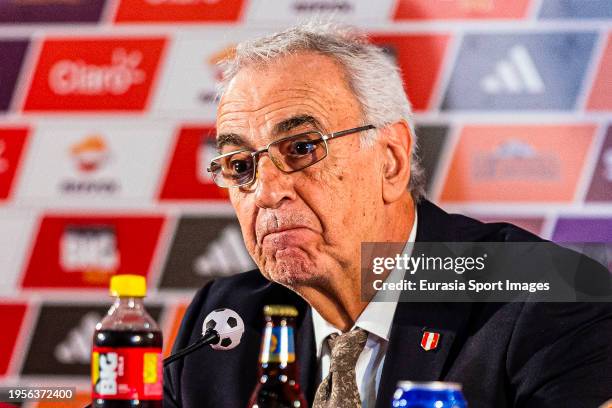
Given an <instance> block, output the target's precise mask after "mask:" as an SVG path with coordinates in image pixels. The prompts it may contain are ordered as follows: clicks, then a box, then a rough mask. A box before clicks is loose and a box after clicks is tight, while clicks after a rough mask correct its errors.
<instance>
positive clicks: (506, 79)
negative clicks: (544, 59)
mask: <svg viewBox="0 0 612 408" xmlns="http://www.w3.org/2000/svg"><path fill="white" fill-rule="evenodd" d="M480 87H481V88H482V90H483V91H484V92H486V93H488V94H500V93H509V94H521V93H523V94H524V93H527V94H541V93H543V92H544V90H545V89H544V82H543V81H542V77H540V74H539V72H538V70H537V68H536V66H535V64H534V63H533V60H532V59H531V56H530V55H529V52H528V51H527V48H525V47H524V46H522V45H515V46H514V47H512V48H511V49H510V51H509V52H508V57H507V58H506V59H504V60H501V61H499V62H498V63H497V64H496V65H495V72H494V73H492V74H490V75H487V76H485V77H484V78H482V80H481V81H480Z"/></svg>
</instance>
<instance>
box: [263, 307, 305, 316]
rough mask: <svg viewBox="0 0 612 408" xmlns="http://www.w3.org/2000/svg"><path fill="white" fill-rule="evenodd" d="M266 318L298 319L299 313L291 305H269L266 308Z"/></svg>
mask: <svg viewBox="0 0 612 408" xmlns="http://www.w3.org/2000/svg"><path fill="white" fill-rule="evenodd" d="M263 312H264V315H265V316H286V317H297V315H298V311H297V309H296V308H295V307H294V306H291V305H267V306H264V310H263Z"/></svg>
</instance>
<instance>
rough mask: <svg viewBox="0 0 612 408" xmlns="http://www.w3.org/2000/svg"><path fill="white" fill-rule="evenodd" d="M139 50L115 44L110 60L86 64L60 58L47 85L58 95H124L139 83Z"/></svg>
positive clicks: (143, 72) (141, 78)
mask: <svg viewBox="0 0 612 408" xmlns="http://www.w3.org/2000/svg"><path fill="white" fill-rule="evenodd" d="M141 62H142V53H141V52H140V51H127V50H125V49H124V48H116V49H115V50H114V51H113V54H112V57H111V61H110V64H108V65H94V64H87V63H86V62H85V61H83V60H60V61H58V62H57V63H55V65H53V67H52V68H51V71H50V72H49V87H50V88H51V90H53V92H55V93H56V94H58V95H69V94H80V95H105V94H111V95H123V94H125V93H127V92H128V91H129V90H130V88H131V87H132V86H133V85H137V84H141V83H143V82H144V80H145V78H146V73H145V71H143V70H142V69H139V68H138V67H139V65H140V63H141Z"/></svg>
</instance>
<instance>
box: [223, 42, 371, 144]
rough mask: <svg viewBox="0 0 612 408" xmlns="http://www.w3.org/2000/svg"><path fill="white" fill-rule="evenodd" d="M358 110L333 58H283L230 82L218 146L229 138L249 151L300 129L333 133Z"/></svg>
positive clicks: (248, 69) (250, 68)
mask: <svg viewBox="0 0 612 408" xmlns="http://www.w3.org/2000/svg"><path fill="white" fill-rule="evenodd" d="M360 111H361V110H360V108H359V105H358V103H357V100H356V98H355V96H354V95H353V93H352V91H351V90H350V89H349V87H348V83H347V81H346V78H345V74H344V70H343V68H342V67H341V66H340V65H339V64H338V63H337V62H336V61H335V60H333V59H332V58H330V57H327V56H324V55H321V54H314V53H302V54H296V55H291V56H287V57H282V58H281V59H279V60H277V61H274V62H272V63H267V64H265V65H252V66H247V67H244V68H242V69H241V70H240V71H238V73H237V74H236V76H235V77H234V78H233V79H232V80H231V81H230V82H229V84H228V86H227V88H226V91H225V93H224V95H223V97H222V98H221V101H220V103H219V107H218V109H217V138H218V144H219V142H221V144H223V143H224V142H226V141H228V140H229V141H230V142H232V139H233V142H236V143H233V142H232V144H235V145H241V144H244V145H245V147H251V148H252V147H255V146H261V145H262V144H265V143H268V142H269V141H271V140H274V139H275V138H278V137H283V136H286V134H287V133H288V132H295V131H300V130H301V129H303V130H313V129H314V130H320V131H322V132H326V131H331V130H333V129H335V127H336V125H337V124H338V123H341V122H343V121H346V120H347V119H348V118H349V117H351V116H354V115H355V114H357V115H358V114H359V113H360ZM228 136H232V137H229V138H228ZM238 142H240V143H238ZM220 147H222V146H220Z"/></svg>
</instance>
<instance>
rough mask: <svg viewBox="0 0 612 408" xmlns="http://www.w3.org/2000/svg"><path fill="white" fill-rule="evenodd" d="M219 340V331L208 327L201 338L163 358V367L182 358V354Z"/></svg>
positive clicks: (184, 354)
mask: <svg viewBox="0 0 612 408" xmlns="http://www.w3.org/2000/svg"><path fill="white" fill-rule="evenodd" d="M219 340H221V338H220V337H219V333H217V331H216V330H213V329H208V330H206V333H204V335H203V336H202V338H200V339H199V340H198V341H196V342H195V343H193V344H191V345H190V346H188V347H185V348H184V349H182V350H179V351H178V352H176V353H174V354H172V355H170V356H168V357H166V358H164V367H166V366H168V365H169V364H171V363H172V362H174V361H176V360H178V359H179V358H182V357H184V356H186V355H187V354H190V353H192V352H194V351H195V350H197V349H199V348H201V347H203V346H205V345H207V344H217V343H218V342H219Z"/></svg>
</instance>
